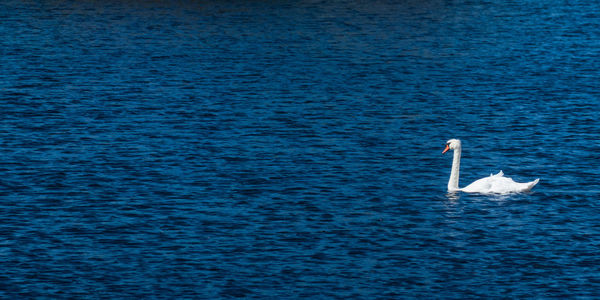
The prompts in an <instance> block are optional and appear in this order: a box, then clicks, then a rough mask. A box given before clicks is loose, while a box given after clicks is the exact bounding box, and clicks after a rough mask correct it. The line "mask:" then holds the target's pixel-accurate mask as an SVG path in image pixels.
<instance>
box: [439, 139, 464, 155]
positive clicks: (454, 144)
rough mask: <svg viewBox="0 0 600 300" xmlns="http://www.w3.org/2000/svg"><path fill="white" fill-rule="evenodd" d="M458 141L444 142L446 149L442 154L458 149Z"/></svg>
mask: <svg viewBox="0 0 600 300" xmlns="http://www.w3.org/2000/svg"><path fill="white" fill-rule="evenodd" d="M460 147H461V146H460V140H458V139H451V140H448V141H447V142H446V148H444V151H442V154H444V153H446V152H448V150H454V149H460Z"/></svg>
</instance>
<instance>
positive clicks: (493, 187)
mask: <svg viewBox="0 0 600 300" xmlns="http://www.w3.org/2000/svg"><path fill="white" fill-rule="evenodd" d="M448 150H454V159H453V160H452V171H450V180H448V192H457V191H461V192H466V193H481V194H507V193H519V192H526V191H529V190H531V189H532V188H533V187H534V186H535V185H536V184H537V183H538V182H539V181H540V179H539V178H537V179H536V180H534V181H531V182H525V183H519V182H515V181H514V180H512V179H511V178H508V177H504V173H503V172H502V171H500V172H498V174H496V175H494V174H490V176H489V177H485V178H481V179H479V180H476V181H474V182H473V183H471V184H469V185H467V186H466V187H464V188H459V187H458V174H459V170H460V154H461V150H462V147H461V142H460V140H458V139H451V140H449V141H448V142H446V148H445V149H444V151H442V154H444V153H446V152H448Z"/></svg>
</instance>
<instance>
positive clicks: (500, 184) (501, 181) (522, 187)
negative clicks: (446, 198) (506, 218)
mask: <svg viewBox="0 0 600 300" xmlns="http://www.w3.org/2000/svg"><path fill="white" fill-rule="evenodd" d="M503 175H504V173H503V172H502V171H500V172H499V173H498V174H496V175H492V176H490V177H485V178H481V179H479V180H476V181H474V182H473V183H471V184H469V185H468V186H466V187H464V188H462V189H461V190H462V191H463V192H467V193H482V194H507V193H517V192H526V191H529V190H531V189H532V188H533V187H534V186H535V185H536V184H537V183H538V182H539V179H536V180H534V181H531V182H526V183H519V182H515V181H514V180H512V178H509V177H504V176H503Z"/></svg>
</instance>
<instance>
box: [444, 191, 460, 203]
mask: <svg viewBox="0 0 600 300" xmlns="http://www.w3.org/2000/svg"><path fill="white" fill-rule="evenodd" d="M446 198H448V201H451V202H456V201H458V200H459V199H460V193H459V192H448V193H446Z"/></svg>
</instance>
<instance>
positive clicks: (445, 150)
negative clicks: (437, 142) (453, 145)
mask: <svg viewBox="0 0 600 300" xmlns="http://www.w3.org/2000/svg"><path fill="white" fill-rule="evenodd" d="M448 150H450V146H448V145H446V148H444V151H442V154H444V153H446V152H448Z"/></svg>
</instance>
